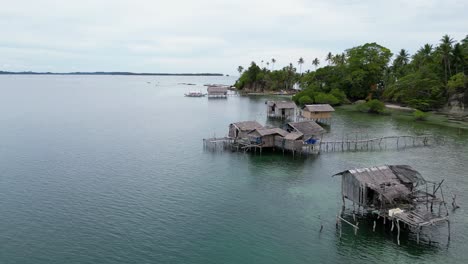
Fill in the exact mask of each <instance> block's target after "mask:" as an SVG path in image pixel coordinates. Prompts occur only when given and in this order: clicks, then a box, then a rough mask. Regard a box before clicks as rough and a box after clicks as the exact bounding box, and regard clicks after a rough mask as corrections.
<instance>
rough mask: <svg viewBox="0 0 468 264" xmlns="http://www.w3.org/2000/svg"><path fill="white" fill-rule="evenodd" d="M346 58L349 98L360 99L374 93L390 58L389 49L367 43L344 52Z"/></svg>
mask: <svg viewBox="0 0 468 264" xmlns="http://www.w3.org/2000/svg"><path fill="white" fill-rule="evenodd" d="M346 53H347V58H348V60H347V61H348V67H347V71H348V72H347V81H348V82H349V83H350V84H351V90H350V94H349V95H350V96H351V98H355V99H362V98H365V97H367V96H368V95H369V96H371V95H370V93H371V91H372V92H373V91H375V90H376V89H377V88H378V86H379V83H381V82H382V79H383V76H384V72H385V69H386V68H387V65H388V62H389V60H390V58H391V56H392V53H391V52H390V50H389V49H387V48H385V47H383V46H380V45H378V44H377V43H367V44H364V45H362V46H358V47H354V48H351V49H348V50H347V51H346Z"/></svg>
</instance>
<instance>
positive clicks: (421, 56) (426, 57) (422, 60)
mask: <svg viewBox="0 0 468 264" xmlns="http://www.w3.org/2000/svg"><path fill="white" fill-rule="evenodd" d="M432 50H433V49H432V45H431V44H424V46H422V47H421V48H419V50H418V51H417V52H416V54H414V55H413V61H414V62H415V63H416V65H418V66H419V67H420V68H421V66H423V65H425V64H426V63H428V62H431V61H432V57H431V56H432Z"/></svg>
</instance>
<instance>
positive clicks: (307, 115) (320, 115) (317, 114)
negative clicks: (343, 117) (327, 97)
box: [302, 110, 332, 119]
mask: <svg viewBox="0 0 468 264" xmlns="http://www.w3.org/2000/svg"><path fill="white" fill-rule="evenodd" d="M302 116H303V117H305V118H308V119H327V118H331V116H332V114H331V112H309V111H306V110H303V111H302Z"/></svg>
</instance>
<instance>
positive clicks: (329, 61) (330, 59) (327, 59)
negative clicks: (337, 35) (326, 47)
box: [325, 52, 333, 65]
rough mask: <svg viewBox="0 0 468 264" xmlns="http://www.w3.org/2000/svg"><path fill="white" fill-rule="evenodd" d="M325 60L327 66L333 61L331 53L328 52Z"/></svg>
mask: <svg viewBox="0 0 468 264" xmlns="http://www.w3.org/2000/svg"><path fill="white" fill-rule="evenodd" d="M325 60H326V61H328V65H330V63H331V62H332V60H333V54H332V53H331V52H328V54H327V58H326V59H325Z"/></svg>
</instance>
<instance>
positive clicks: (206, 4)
mask: <svg viewBox="0 0 468 264" xmlns="http://www.w3.org/2000/svg"><path fill="white" fill-rule="evenodd" d="M467 10H468V1H466V0H459V1H455V0H445V1H438V0H410V1H409V0H392V1H379V0H372V1H371V0H363V1H354V0H348V1H346V0H328V1H313V0H309V1H302V0H288V1H285V0H236V1H230V0H226V1H222V0H218V1H215V0H196V1H195V0H194V1H189V0H164V1H161V0H133V1H124V0H79V1H78V0H61V1H53V0H30V1H24V0H14V1H11V0H9V1H7V0H0V70H4V71H29V70H30V71H52V72H72V71H131V72H164V73H185V72H191V73H199V72H212V73H213V72H216V73H224V74H231V75H236V74H238V73H237V67H238V66H239V65H241V66H243V67H248V65H249V64H250V62H251V61H256V62H257V63H258V64H260V65H261V64H262V63H261V61H262V60H263V61H264V65H263V66H266V62H267V61H268V62H270V61H271V59H272V58H275V59H276V61H277V62H276V64H275V68H280V67H282V66H284V65H287V64H289V63H294V64H297V61H298V59H299V58H300V57H303V58H304V60H305V63H304V65H303V70H307V69H309V68H311V69H313V68H314V67H312V64H311V62H312V60H313V59H314V58H316V57H317V58H319V60H320V61H321V64H322V65H325V64H326V63H325V56H326V54H327V53H328V52H332V53H334V54H335V53H341V52H343V51H344V50H345V49H348V48H351V47H355V46H358V45H362V44H364V43H367V42H377V43H378V44H380V45H383V46H385V47H387V48H389V49H391V50H392V52H393V53H397V52H398V51H399V50H400V49H402V48H405V49H406V50H408V51H409V52H410V54H412V53H414V52H415V51H416V50H417V49H418V48H419V47H421V46H422V45H424V44H425V43H431V44H437V43H438V42H439V40H440V38H441V37H442V36H443V35H445V34H448V35H450V36H451V37H453V38H454V39H455V40H461V39H463V38H464V37H465V36H466V35H467V34H468V15H466V11H467ZM271 67H272V65H270V68H271Z"/></svg>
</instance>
